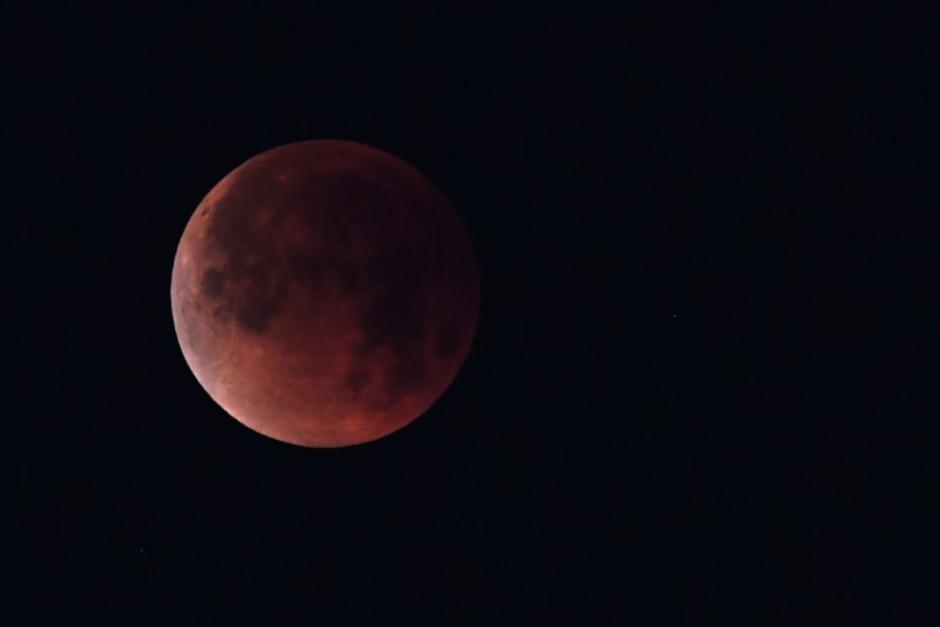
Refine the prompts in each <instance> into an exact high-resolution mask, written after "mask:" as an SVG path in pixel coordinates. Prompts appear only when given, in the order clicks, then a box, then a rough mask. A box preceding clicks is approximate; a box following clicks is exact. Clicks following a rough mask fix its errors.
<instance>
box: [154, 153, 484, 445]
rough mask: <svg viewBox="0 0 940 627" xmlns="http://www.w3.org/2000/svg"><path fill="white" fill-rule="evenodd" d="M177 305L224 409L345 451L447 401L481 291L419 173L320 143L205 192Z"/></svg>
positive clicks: (260, 428)
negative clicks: (443, 397) (440, 400)
mask: <svg viewBox="0 0 940 627" xmlns="http://www.w3.org/2000/svg"><path fill="white" fill-rule="evenodd" d="M170 295H171V307H172V313H173V323H174V326H175V329H176V335H177V338H178V340H179V343H180V347H181V348H182V352H183V356H184V358H185V360H186V362H187V364H188V365H189V367H190V368H191V370H192V372H193V374H194V375H195V377H196V379H197V380H198V381H199V383H200V384H201V385H202V387H203V388H205V390H206V391H207V392H208V394H209V395H210V396H211V397H212V399H214V400H215V402H216V403H218V404H219V405H220V406H221V407H222V408H223V409H224V410H225V411H226V412H228V413H229V414H230V415H231V416H233V417H234V418H236V419H237V420H238V421H239V422H241V423H243V424H244V425H246V426H247V427H249V428H251V429H253V430H254V431H257V432H259V433H262V434H264V435H266V436H269V437H271V438H275V439H277V440H281V441H283V442H289V443H292V444H297V445H301V446H308V447H339V446H348V445H353V444H359V443H363V442H368V441H371V440H376V439H378V438H381V437H383V436H385V435H388V434H389V433H392V432H394V431H396V430H398V429H400V428H402V427H403V426H405V425H407V424H408V423H410V422H411V421H413V420H414V419H415V418H417V417H418V416H420V415H421V414H423V413H424V412H426V411H427V410H428V409H429V408H430V407H431V406H432V405H433V404H434V403H435V402H436V401H437V399H438V398H439V397H440V396H441V394H442V393H443V392H444V391H445V390H446V389H447V387H448V386H449V385H450V384H451V383H452V381H453V380H454V378H455V377H456V375H457V372H458V371H459V369H460V368H461V366H462V364H463V362H464V360H465V359H466V356H467V354H468V352H469V350H470V345H471V343H472V340H473V336H474V333H475V331H476V324H477V315H478V309H479V280H478V273H477V266H476V259H475V256H474V253H473V249H472V245H471V241H470V237H469V235H468V233H467V231H466V229H465V228H464V226H463V224H462V223H461V221H460V219H459V217H458V215H457V213H456V211H455V210H454V208H453V207H452V206H451V204H450V202H449V201H448V200H447V199H446V198H445V197H444V195H443V194H442V192H441V191H440V190H438V189H437V187H436V186H435V185H434V184H433V183H431V181H430V180H428V179H427V178H426V177H425V176H424V175H423V174H422V173H421V172H419V171H418V170H417V169H416V168H414V167H413V166H411V165H410V164H408V163H406V162H405V161H403V160H401V159H399V158H397V157H395V156H393V155H391V154H388V153H386V152H383V151H381V150H378V149H376V148H373V147H370V146H366V145H364V144H359V143H354V142H349V141H340V140H316V141H306V142H299V143H294V144H288V145H285V146H281V147H278V148H275V149H273V150H269V151H267V152H264V153H262V154H260V155H257V156H256V157H254V158H252V159H249V160H248V161H247V162H245V163H244V164H242V165H241V166H239V167H238V168H236V169H235V170H233V171H232V172H230V173H229V174H228V175H227V176H225V178H223V179H222V180H221V181H220V182H219V183H218V184H217V185H216V186H215V187H214V188H213V189H212V190H211V191H210V192H209V193H208V195H206V197H205V198H204V199H203V200H202V202H201V203H200V204H199V206H198V207H197V208H196V211H195V213H194V214H193V215H192V217H191V218H190V219H189V222H188V223H187V225H186V227H185V230H184V232H183V235H182V238H181V240H180V242H179V246H178V248H177V251H176V257H175V260H174V264H173V273H172V279H171V287H170Z"/></svg>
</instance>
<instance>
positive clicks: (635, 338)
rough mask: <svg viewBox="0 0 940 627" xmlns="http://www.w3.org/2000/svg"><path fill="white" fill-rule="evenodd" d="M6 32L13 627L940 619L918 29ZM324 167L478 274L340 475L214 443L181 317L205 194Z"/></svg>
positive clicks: (488, 24) (594, 17) (286, 457)
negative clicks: (447, 229) (372, 157)
mask: <svg viewBox="0 0 940 627" xmlns="http://www.w3.org/2000/svg"><path fill="white" fill-rule="evenodd" d="M15 4H18V5H19V6H12V7H10V8H9V9H4V14H3V17H2V19H0V21H2V26H0V31H2V33H0V34H2V37H0V50H2V51H3V61H2V70H0V72H2V74H0V84H2V86H3V87H2V94H3V95H2V103H3V104H2V108H3V109H5V113H4V114H3V117H2V125H0V133H2V135H0V138H2V145H3V147H4V156H5V159H4V166H3V170H2V172H3V188H4V203H3V204H4V209H3V210H2V213H0V217H2V234H3V255H4V263H3V269H2V273H3V274H2V276H3V294H4V299H3V304H4V307H3V322H4V328H5V329H6V334H5V340H4V342H3V356H4V371H5V372H6V373H7V375H6V376H5V377H4V381H5V384H6V385H5V394H4V403H3V411H2V415H3V423H2V424H3V434H2V436H3V437H2V440H3V446H4V448H6V449H7V452H6V453H4V454H3V456H2V459H3V462H4V466H5V467H6V468H7V469H6V471H5V473H4V474H5V476H6V478H7V479H11V487H9V488H7V489H5V490H4V492H3V494H4V495H5V498H4V499H3V511H2V512H0V514H2V518H0V520H2V523H0V525H2V527H0V529H4V528H5V531H4V532H3V533H2V534H0V537H2V540H0V546H2V553H0V564H2V566H3V573H4V576H3V580H4V581H5V583H4V584H3V586H2V596H0V624H2V625H5V626H7V625H8V626H10V627H20V626H46V625H108V626H111V625H114V626H132V625H151V624H152V625H198V626H208V625H233V624H245V625H265V626H268V625H270V626H276V625H362V626H373V625H374V626H382V625H418V624H430V625H440V626H445V625H461V626H462V625H513V626H515V625H536V626H541V625H585V626H593V625H627V626H633V625H636V626H646V625H650V626H663V625H668V626H671V625H678V626H686V625H689V626H692V625H703V626H704V625H722V626H728V625H742V626H757V625H761V626H764V625H786V626H794V627H795V626H799V627H806V626H814V625H825V626H827V627H831V626H834V625H852V626H857V625H867V624H873V625H882V626H888V625H924V626H926V625H930V624H936V621H937V620H938V619H940V603H938V599H940V575H938V570H937V563H938V558H940V532H938V529H940V516H938V515H937V514H936V513H934V512H935V511H940V490H938V486H940V424H938V409H940V404H938V399H937V393H936V377H937V374H938V372H940V326H938V321H940V299H938V297H937V286H936V276H937V269H938V267H940V263H938V262H940V250H938V246H937V238H938V231H940V218H938V214H937V209H938V198H937V180H938V172H937V166H938V160H937V141H936V140H937V138H938V134H937V131H938V125H940V98H938V96H940V93H938V91H940V90H938V87H937V81H936V76H935V75H936V71H935V68H934V67H932V59H936V58H937V54H938V48H937V46H936V45H935V44H934V43H933V39H934V38H935V34H934V33H933V32H931V29H930V25H931V22H930V20H928V19H927V18H926V16H923V15H920V16H919V15H904V16H902V15H900V13H898V14H885V13H883V11H884V10H885V7H883V8H882V9H881V11H882V12H879V11H874V10H872V11H868V10H866V9H864V8H860V7H859V6H856V5H854V4H853V5H852V6H851V7H850V8H847V9H846V10H834V9H833V10H832V11H829V12H822V11H818V10H806V11H804V12H786V11H784V10H782V9H779V10H778V9H774V10H770V9H768V8H767V7H766V6H763V4H764V3H750V4H749V5H747V8H742V7H737V8H736V9H735V10H733V11H730V10H729V11H726V12H724V13H721V12H716V11H715V10H714V9H713V8H712V7H709V6H706V4H707V3H698V2H675V3H663V4H661V5H660V9H659V11H658V12H657V13H656V14H652V13H649V12H643V11H624V12H622V13H614V12H610V13H607V14H602V13H593V12H590V11H588V10H587V8H583V10H581V8H579V7H577V6H570V7H568V8H567V9H566V11H565V12H562V11H560V10H559V11H554V10H552V9H548V8H545V7H539V8H538V9H537V10H536V9H533V10H519V11H515V12H514V11H509V10H505V9H504V10H502V11H499V12H493V13H484V12H482V11H477V12H463V11H460V10H458V9H456V8H454V9H452V10H445V9H443V8H438V9H436V10H434V11H432V12H406V11H402V10H399V9H398V8H394V7H386V8H384V9H369V8H366V7H364V6H363V7H350V13H349V14H348V15H342V16H341V15H337V14H336V13H335V11H326V10H321V9H312V8H308V9H306V10H305V11H302V12H291V11H288V10H286V9H285V10H276V9H272V8H269V7H268V4H267V3H253V4H250V5H247V6H245V5H242V6H234V5H229V4H225V5H219V7H217V8H216V9H214V10H198V9H192V8H190V9H185V10H183V11H182V12H177V11H173V10H169V9H167V10H158V9H156V8H155V7H151V6H149V5H138V4H135V3H129V4H127V5H126V6H125V8H124V9H122V10H120V11H118V12H111V11H107V12H106V11H104V10H100V11H98V12H94V11H93V10H92V8H91V7H90V6H85V5H79V6H77V7H76V8H74V9H71V10H65V9H62V8H55V7H46V6H44V5H43V3H37V4H38V5H39V6H32V4H31V3H26V2H20V3H15ZM457 4H458V5H459V4H460V3H457ZM837 4H838V3H836V5H837ZM454 6H457V5H454ZM829 6H833V5H829ZM317 138H341V139H349V140H354V141H359V142H363V143H367V144H371V145H374V146H376V147H379V148H381V149H383V150H386V151H388V152H391V153H393V154H396V155H398V156H400V157H402V158H404V159H406V160H407V161H409V162H411V163H413V164H414V165H415V166H417V167H418V168H419V169H421V170H422V171H423V172H424V173H425V174H427V175H428V176H429V177H430V178H431V179H432V180H433V181H435V183H436V184H437V185H438V186H439V187H440V188H441V190H443V192H444V193H445V194H446V195H447V197H448V198H449V199H450V200H451V201H452V203H453V204H454V206H455V207H456V209H457V211H458V212H459V213H460V215H461V218H462V219H463V221H464V223H465V225H466V226H467V229H468V231H469V232H470V234H471V236H472V238H473V242H474V246H475V250H476V254H477V257H478V260H479V265H480V271H481V314H480V320H479V328H478V332H477V337H476V341H475V344H474V346H473V348H472V350H471V353H470V356H469V358H468V360H467V362H466V364H465V366H464V368H463V370H462V371H461V373H460V374H459V375H458V377H457V379H456V381H455V382H454V384H453V386H452V387H451V388H450V389H449V390H448V391H447V392H446V393H445V394H444V396H443V397H442V398H441V399H440V401H439V402H438V403H437V404H436V405H435V406H434V407H433V408H432V409H431V410H430V411H429V412H428V413H427V414H426V415H425V416H423V417H422V418H419V419H418V420H417V421H415V422H414V423H412V424H411V425H410V426H408V427H407V428H405V429H403V430H401V431H399V432H396V433H395V434H393V435H391V436H389V437H387V438H385V439H382V440H380V441H377V442H374V443H370V444H367V445H363V446H359V447H353V448H347V449H324V450H318V449H303V448H299V447H295V446H291V445H287V444H283V443H280V442H276V441H274V440H271V439H268V438H265V437H263V436H260V435H258V434H256V433H254V432H252V431H250V430H248V429H246V428H245V427H243V426H241V425H240V424H239V423H238V422H236V421H235V420H233V419H232V418H230V417H228V416H227V415H226V414H225V412H224V411H223V410H222V409H221V408H219V407H218V406H217V405H216V404H215V403H214V402H213V401H212V400H211V399H210V398H209V397H208V395H207V394H206V393H205V392H204V391H203V390H202V388H201V387H200V386H199V384H198V382H197V381H196V380H195V378H194V377H193V375H192V373H191V372H190V370H189V368H188V367H187V365H186V363H185V362H184V360H183V357H182V354H181V352H180V348H179V345H178V343H177V341H176V337H175V333H174V330H173V323H172V318H171V313H170V300H169V285H170V273H171V270H172V263H173V255H174V253H175V250H176V245H177V243H178V241H179V238H180V235H181V234H182V231H183V228H184V226H185V224H186V221H187V220H188V219H189V216H190V215H191V214H192V212H193V211H194V209H195V208H196V205H197V204H198V203H199V201H200V200H201V199H202V198H203V196H204V195H205V194H206V193H207V192H208V191H209V190H210V189H211V188H212V186H213V185H215V183H216V182H218V181H219V180H220V179H221V178H222V177H223V176H224V175H225V174H226V173H228V172H229V171H230V170H232V169H233V168H234V167H236V166H238V165H239V164H241V163H242V162H244V161H245V160H247V159H248V158H250V157H252V156H254V155H256V154H258V153H260V152H262V151H265V150H267V149H270V148H273V147H275V146H278V145H281V144H285V143H289V142H294V141H301V140H306V139H317Z"/></svg>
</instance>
